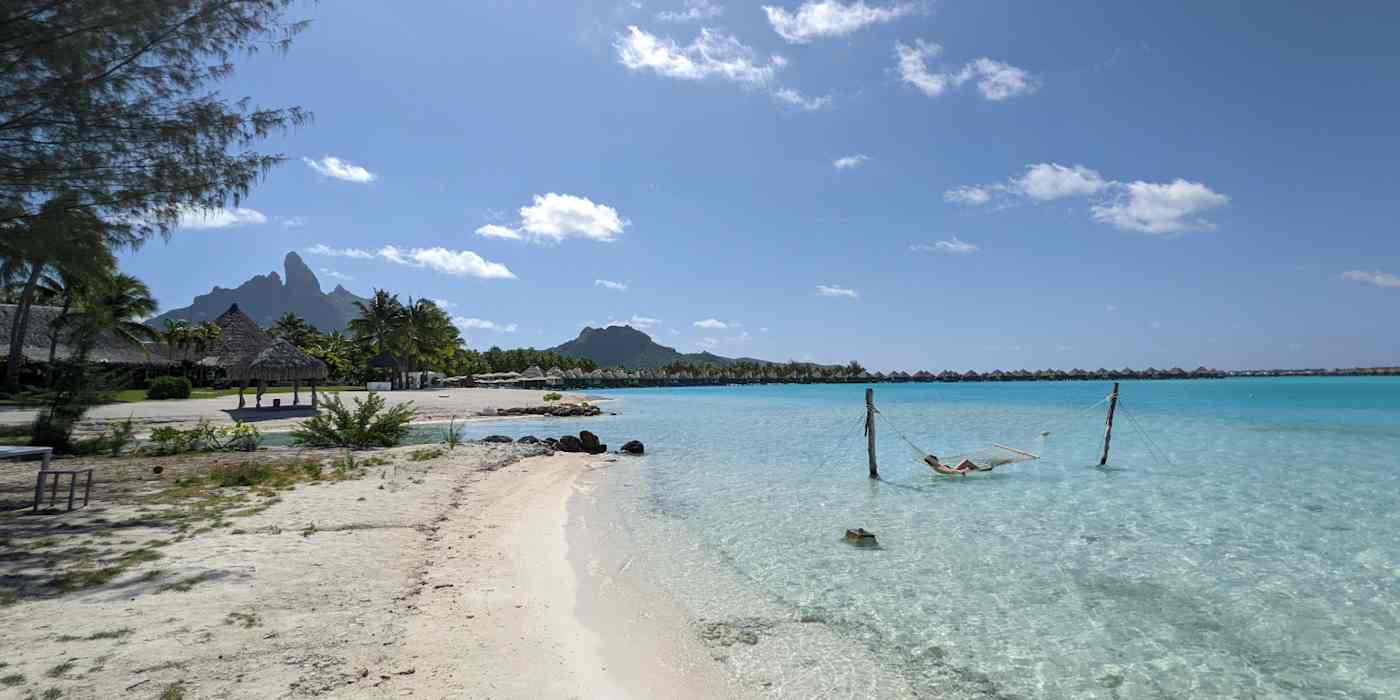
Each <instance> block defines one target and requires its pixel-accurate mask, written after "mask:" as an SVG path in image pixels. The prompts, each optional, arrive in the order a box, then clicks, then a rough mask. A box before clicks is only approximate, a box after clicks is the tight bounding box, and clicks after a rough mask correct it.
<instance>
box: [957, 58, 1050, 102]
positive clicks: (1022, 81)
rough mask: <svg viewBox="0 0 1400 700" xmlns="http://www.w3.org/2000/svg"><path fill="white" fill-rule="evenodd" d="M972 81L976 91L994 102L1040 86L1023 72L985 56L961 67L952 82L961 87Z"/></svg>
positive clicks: (1031, 90)
mask: <svg viewBox="0 0 1400 700" xmlns="http://www.w3.org/2000/svg"><path fill="white" fill-rule="evenodd" d="M973 79H976V80H977V91H978V92H980V93H982V96H983V97H985V98H987V99H989V100H992V101H994V102H999V101H1001V100H1005V99H1008V98H1011V97H1015V96H1017V95H1021V94H1024V93H1028V92H1035V90H1036V88H1037V87H1039V86H1040V83H1039V82H1038V81H1037V80H1036V79H1035V78H1033V77H1031V74H1030V73H1027V72H1026V71H1025V70H1022V69H1020V68H1017V67H1016V66H1013V65H1009V64H1006V63H1002V62H1001V61H995V60H992V59H990V58H987V57H985V56H984V57H982V58H979V59H977V60H975V61H972V62H970V63H968V64H967V65H965V66H963V67H962V70H960V71H958V74H957V76H956V77H955V78H954V82H955V83H957V84H958V85H962V84H963V83H965V82H967V81H968V80H973Z"/></svg>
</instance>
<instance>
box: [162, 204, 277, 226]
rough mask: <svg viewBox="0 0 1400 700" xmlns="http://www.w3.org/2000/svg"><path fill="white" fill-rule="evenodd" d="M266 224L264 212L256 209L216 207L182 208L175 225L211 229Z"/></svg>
mask: <svg viewBox="0 0 1400 700" xmlns="http://www.w3.org/2000/svg"><path fill="white" fill-rule="evenodd" d="M265 223H267V217H266V216H263V214H262V212H260V211H258V210H256V209H245V208H243V207H236V208H232V209H230V208H228V207H215V208H213V209H201V208H198V207H181V208H180V218H179V219H178V220H177V222H176V224H175V225H176V226H178V227H179V228H195V229H209V228H230V227H233V226H246V225H249V224H265Z"/></svg>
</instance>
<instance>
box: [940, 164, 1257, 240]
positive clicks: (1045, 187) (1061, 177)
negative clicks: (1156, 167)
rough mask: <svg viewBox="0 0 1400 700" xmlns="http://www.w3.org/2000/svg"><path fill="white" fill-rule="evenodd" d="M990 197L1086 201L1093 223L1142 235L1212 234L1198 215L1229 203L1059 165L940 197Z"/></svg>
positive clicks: (1198, 187) (968, 200) (1194, 186)
mask: <svg viewBox="0 0 1400 700" xmlns="http://www.w3.org/2000/svg"><path fill="white" fill-rule="evenodd" d="M996 196H1005V197H1013V198H1016V197H1019V198H1025V199H1028V200H1030V201H1032V202H1049V201H1054V200H1057V199H1067V198H1072V197H1085V198H1092V199H1093V200H1094V201H1092V204H1091V205H1090V207H1089V213H1090V215H1091V216H1092V217H1093V219H1094V220H1095V221H1098V222H1100V223H1105V224H1110V225H1112V226H1114V227H1116V228H1119V229H1122V230H1124V231H1138V232H1141V233H1147V234H1164V233H1175V232H1178V231H1209V230H1213V229H1214V228H1215V224H1213V223H1211V222H1210V221H1207V220H1205V219H1202V218H1200V217H1199V214H1200V213H1202V212H1204V211H1207V210H1209V209H1214V208H1216V207H1221V206H1224V205H1225V204H1227V203H1229V201H1230V198H1229V197H1227V196H1225V195H1223V194H1220V193H1218V192H1215V191H1213V190H1211V189H1210V188H1209V187H1207V186H1206V185H1204V184H1202V183H1199V182H1189V181H1187V180H1183V179H1181V178H1177V179H1176V180H1174V181H1172V182H1166V183H1156V182H1143V181H1141V180H1138V181H1134V182H1118V181H1115V180H1108V179H1105V178H1104V177H1103V176H1102V175H1100V174H1099V173H1098V171H1096V170H1093V169H1090V168H1086V167H1084V166H1083V165H1072V166H1065V165H1060V164H1059V163H1035V164H1032V165H1028V166H1026V174H1025V175H1022V176H1021V177H1013V178H1010V179H1008V180H1006V182H1002V183H997V184H993V185H976V186H964V187H958V188H955V189H951V190H948V191H946V192H944V193H943V198H944V199H945V200H947V201H949V202H953V203H956V204H967V205H971V206H978V205H982V204H986V203H988V202H990V201H991V200H992V198H993V197H996Z"/></svg>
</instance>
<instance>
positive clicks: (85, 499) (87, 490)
mask: <svg viewBox="0 0 1400 700" xmlns="http://www.w3.org/2000/svg"><path fill="white" fill-rule="evenodd" d="M90 496H92V470H91V469H89V470H88V473H87V487H86V488H84V489H83V507H84V508H86V507H87V504H88V498H89V497H90Z"/></svg>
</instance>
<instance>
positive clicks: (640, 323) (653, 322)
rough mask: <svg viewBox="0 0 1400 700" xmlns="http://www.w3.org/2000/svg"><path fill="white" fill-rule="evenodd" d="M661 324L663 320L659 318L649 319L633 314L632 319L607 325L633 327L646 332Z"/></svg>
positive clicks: (609, 322) (610, 322)
mask: <svg viewBox="0 0 1400 700" xmlns="http://www.w3.org/2000/svg"><path fill="white" fill-rule="evenodd" d="M660 323H661V319H659V318H650V317H647V316H638V315H636V314H633V315H632V317H631V318H624V319H622V320H620V321H617V320H614V321H608V323H607V325H609V326H631V327H633V328H636V329H639V330H644V331H645V330H650V329H652V328H654V327H655V326H657V325H658V324H660Z"/></svg>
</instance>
